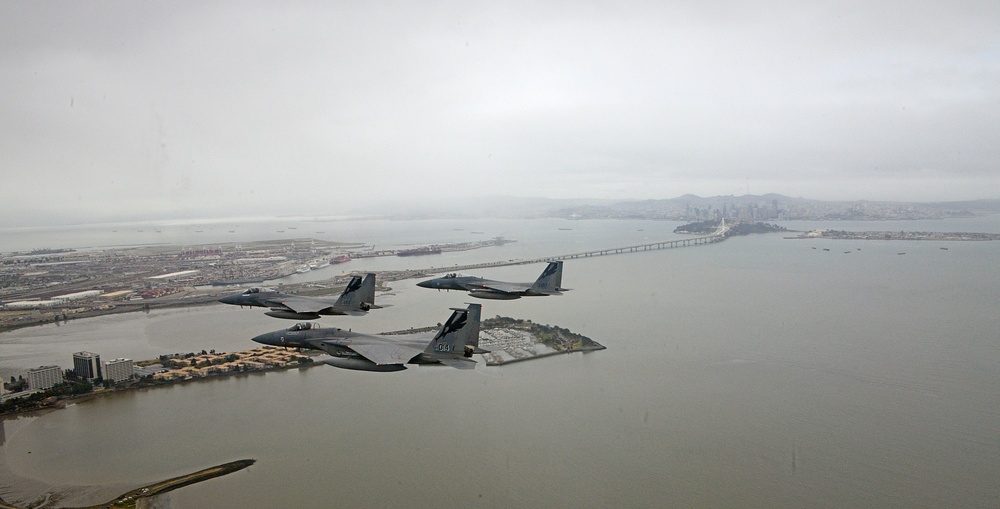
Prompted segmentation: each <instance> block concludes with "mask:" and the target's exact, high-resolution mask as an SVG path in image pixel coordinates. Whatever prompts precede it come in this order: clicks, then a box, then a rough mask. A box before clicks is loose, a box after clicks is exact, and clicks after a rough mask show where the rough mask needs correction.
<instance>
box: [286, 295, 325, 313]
mask: <svg viewBox="0 0 1000 509" xmlns="http://www.w3.org/2000/svg"><path fill="white" fill-rule="evenodd" d="M279 302H280V303H281V305H282V306H285V307H287V308H288V309H291V310H292V311H294V312H296V313H319V312H320V311H322V310H324V309H326V308H328V307H330V304H329V303H326V302H322V301H318V300H315V299H310V298H307V297H295V296H287V297H284V298H282V299H281V300H280V301H279Z"/></svg>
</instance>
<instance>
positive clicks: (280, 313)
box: [264, 309, 319, 320]
mask: <svg viewBox="0 0 1000 509" xmlns="http://www.w3.org/2000/svg"><path fill="white" fill-rule="evenodd" d="M264 314H265V315H267V316H273V317H275V318H285V319H287V320H316V319H318V318H319V313H296V312H295V311H285V310H281V309H276V310H273V311H268V312H266V313H264Z"/></svg>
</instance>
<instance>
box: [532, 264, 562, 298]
mask: <svg viewBox="0 0 1000 509" xmlns="http://www.w3.org/2000/svg"><path fill="white" fill-rule="evenodd" d="M562 268H563V262H562V260H556V261H553V262H549V264H548V265H547V266H546V267H545V270H543V271H542V275H540V276H538V279H536V280H535V284H533V285H531V289H530V291H533V292H537V293H540V294H543V295H548V294H554V293H559V292H560V291H561V290H564V288H562Z"/></svg>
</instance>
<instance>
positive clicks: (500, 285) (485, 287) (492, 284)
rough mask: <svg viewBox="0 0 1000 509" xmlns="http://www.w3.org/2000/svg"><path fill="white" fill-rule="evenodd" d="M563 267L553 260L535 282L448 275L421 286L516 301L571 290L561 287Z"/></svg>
mask: <svg viewBox="0 0 1000 509" xmlns="http://www.w3.org/2000/svg"><path fill="white" fill-rule="evenodd" d="M562 266H563V262H562V260H557V261H554V262H549V264H548V265H547V266H546V267H545V270H543V271H542V275H541V276H538V279H536V280H535V282H534V283H505V282H503V281H493V280H490V279H483V278H481V277H476V276H460V275H458V274H448V275H446V276H444V277H439V278H437V279H428V280H427V281H421V282H419V283H417V286H419V287H422V288H436V289H438V290H461V291H468V292H469V295H471V296H473V297H478V298H480V299H499V300H512V299H520V298H521V297H533V296H543V295H561V293H560V292H564V291H566V290H569V288H562V287H561V285H562Z"/></svg>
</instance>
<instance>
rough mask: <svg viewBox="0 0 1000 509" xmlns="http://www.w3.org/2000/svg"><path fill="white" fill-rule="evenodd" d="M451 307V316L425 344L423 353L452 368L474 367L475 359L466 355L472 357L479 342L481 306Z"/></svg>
mask: <svg viewBox="0 0 1000 509" xmlns="http://www.w3.org/2000/svg"><path fill="white" fill-rule="evenodd" d="M451 309H452V311H454V312H453V313H452V314H451V318H448V321H447V322H445V324H444V326H443V327H441V330H440V331H439V332H438V333H437V335H436V336H434V339H433V340H432V341H431V342H430V344H428V345H427V348H426V349H425V350H424V355H427V356H429V357H431V358H433V359H434V360H436V361H438V362H440V363H441V364H446V365H448V366H451V367H454V368H460V369H470V368H474V367H475V365H476V361H473V360H471V359H468V357H472V354H473V353H474V352H475V350H476V348H477V345H478V344H479V318H480V314H481V312H482V306H481V305H480V304H469V307H468V308H451ZM466 345H469V346H466Z"/></svg>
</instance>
